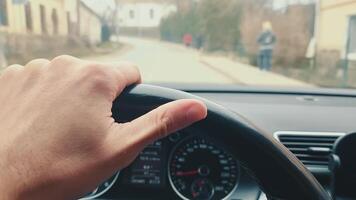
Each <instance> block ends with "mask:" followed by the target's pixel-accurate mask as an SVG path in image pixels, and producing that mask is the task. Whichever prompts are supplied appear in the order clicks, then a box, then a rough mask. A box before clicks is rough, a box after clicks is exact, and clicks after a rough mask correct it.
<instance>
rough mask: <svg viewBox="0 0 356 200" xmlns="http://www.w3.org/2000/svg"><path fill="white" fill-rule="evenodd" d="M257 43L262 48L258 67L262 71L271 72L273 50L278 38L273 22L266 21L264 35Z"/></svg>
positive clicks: (263, 28)
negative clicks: (273, 28) (274, 31)
mask: <svg viewBox="0 0 356 200" xmlns="http://www.w3.org/2000/svg"><path fill="white" fill-rule="evenodd" d="M257 43H258V45H259V47H260V52H259V55H258V65H259V67H260V70H262V71H270V70H271V68H272V56H273V48H274V45H275V43H276V36H275V35H274V33H273V32H272V25H271V22H269V21H266V22H264V23H263V25H262V33H261V34H260V35H259V36H258V39H257Z"/></svg>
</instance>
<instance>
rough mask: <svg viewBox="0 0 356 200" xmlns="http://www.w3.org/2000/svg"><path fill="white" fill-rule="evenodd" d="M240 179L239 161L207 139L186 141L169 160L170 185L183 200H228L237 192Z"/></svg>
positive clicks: (196, 137)
mask: <svg viewBox="0 0 356 200" xmlns="http://www.w3.org/2000/svg"><path fill="white" fill-rule="evenodd" d="M238 177H239V168H238V164H237V161H236V159H234V157H233V156H232V155H231V154H230V153H229V152H228V151H226V150H225V149H223V148H221V147H220V146H219V145H217V144H216V143H214V142H213V141H212V140H210V139H207V138H204V137H200V136H194V137H190V138H188V139H185V140H183V141H182V142H180V143H179V144H178V145H177V146H176V148H175V149H174V150H173V152H172V154H171V155H170V158H169V166H168V178H169V181H170V183H171V185H172V187H173V190H174V191H175V192H176V193H177V195H178V196H180V197H181V198H182V199H184V200H187V199H196V200H212V199H227V198H228V197H229V196H230V195H231V194H232V193H233V191H234V190H235V189H236V187H237V182H238Z"/></svg>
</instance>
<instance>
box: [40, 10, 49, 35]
mask: <svg viewBox="0 0 356 200" xmlns="http://www.w3.org/2000/svg"><path fill="white" fill-rule="evenodd" d="M40 16H41V30H42V34H48V30H47V20H46V8H45V7H44V5H40Z"/></svg>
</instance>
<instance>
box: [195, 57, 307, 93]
mask: <svg viewBox="0 0 356 200" xmlns="http://www.w3.org/2000/svg"><path fill="white" fill-rule="evenodd" d="M200 62H202V63H203V64H205V65H206V66H207V67H209V68H212V69H214V70H216V71H217V72H219V73H221V74H224V75H225V76H229V78H230V79H235V81H237V82H240V83H241V84H245V85H252V86H266V85H268V86H283V87H313V85H310V84H308V83H304V82H302V81H299V80H296V79H292V78H288V77H285V76H283V75H280V74H276V73H273V72H266V71H261V70H259V69H258V68H256V67H253V66H250V65H247V64H242V63H238V62H235V61H233V60H231V59H229V58H226V57H222V56H210V55H201V58H200Z"/></svg>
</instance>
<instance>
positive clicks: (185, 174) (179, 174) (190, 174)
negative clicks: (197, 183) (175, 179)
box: [176, 170, 199, 176]
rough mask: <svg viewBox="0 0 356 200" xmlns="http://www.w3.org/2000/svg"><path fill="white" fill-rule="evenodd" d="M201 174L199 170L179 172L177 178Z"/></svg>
mask: <svg viewBox="0 0 356 200" xmlns="http://www.w3.org/2000/svg"><path fill="white" fill-rule="evenodd" d="M198 173H199V172H198V170H192V171H186V172H182V171H180V172H177V173H176V176H194V175H197V174H198Z"/></svg>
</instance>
